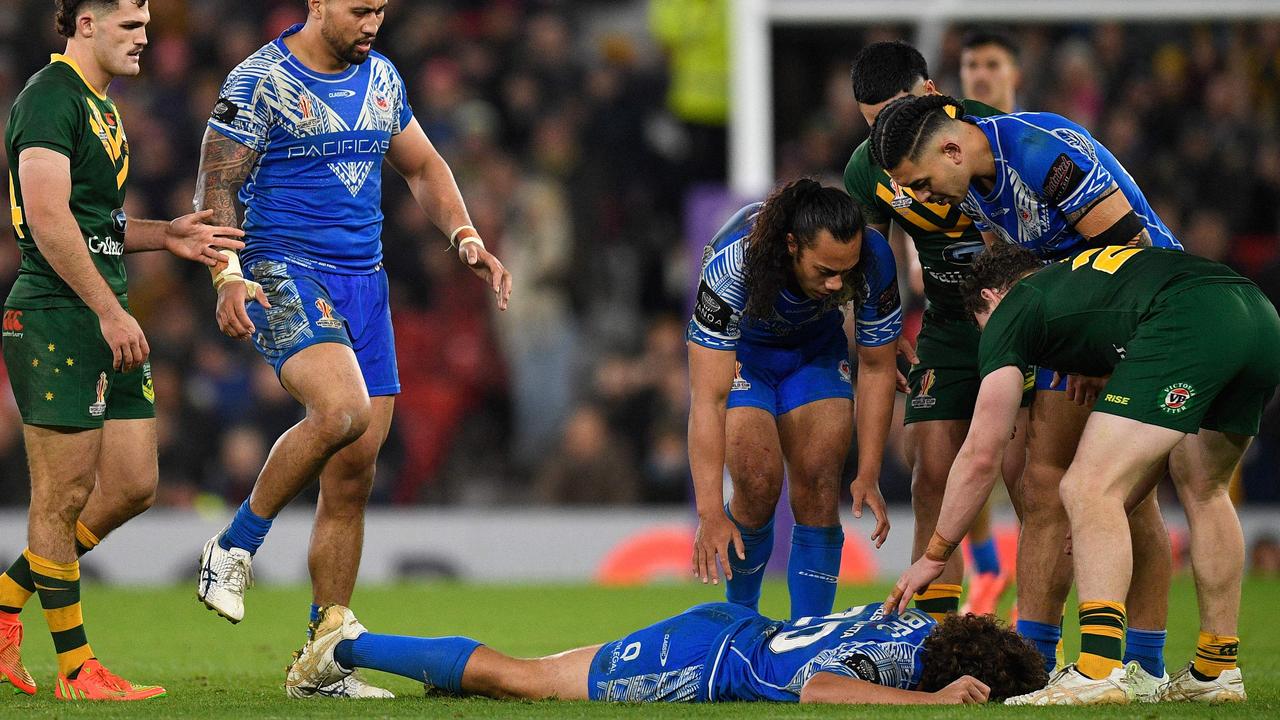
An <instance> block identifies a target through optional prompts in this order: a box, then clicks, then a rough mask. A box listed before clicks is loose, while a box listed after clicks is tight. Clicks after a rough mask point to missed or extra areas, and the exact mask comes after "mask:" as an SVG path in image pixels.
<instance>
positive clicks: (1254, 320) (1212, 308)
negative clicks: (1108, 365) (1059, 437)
mask: <svg viewBox="0 0 1280 720" xmlns="http://www.w3.org/2000/svg"><path fill="white" fill-rule="evenodd" d="M1277 385H1280V317H1278V316H1277V315H1276V309H1275V307H1274V306H1273V305H1272V304H1271V301H1269V300H1268V299H1267V297H1266V296H1265V295H1263V294H1262V291H1261V290H1259V289H1258V287H1257V286H1256V285H1253V284H1251V283H1216V284H1212V285H1198V286H1195V287H1191V288H1188V289H1186V290H1183V291H1182V292H1178V293H1176V294H1172V295H1169V296H1167V297H1164V298H1160V299H1158V300H1157V301H1156V305H1155V306H1153V307H1152V310H1151V313H1150V314H1149V315H1148V316H1147V318H1146V319H1144V320H1143V321H1142V324H1141V325H1139V326H1138V331H1137V333H1136V334H1135V335H1134V336H1133V339H1132V340H1130V341H1129V342H1128V343H1126V344H1125V358H1124V359H1123V360H1121V361H1120V362H1119V363H1118V364H1117V365H1116V369H1115V372H1113V373H1112V375H1111V379H1110V380H1109V381H1108V382H1107V386H1106V389H1105V390H1104V391H1103V393H1102V396H1101V397H1099V398H1098V402H1097V404H1096V405H1094V410H1095V411H1097V412H1104V413H1108V414H1111V415H1119V416H1121V417H1127V418H1130V419H1133V420H1137V421H1139V422H1143V423H1147V424H1150V425H1158V426H1160V427H1166V428H1169V429H1171V430H1177V431H1179V432H1184V433H1195V432H1197V431H1198V430H1199V429H1200V428H1206V429H1208V430H1217V431H1219V432H1227V433H1235V434H1238V435H1249V436H1252V435H1257V434H1258V425H1259V424H1260V423H1261V421H1262V410H1263V407H1264V406H1265V405H1266V404H1267V402H1268V401H1269V400H1271V397H1272V395H1274V394H1275V390H1276V386H1277Z"/></svg>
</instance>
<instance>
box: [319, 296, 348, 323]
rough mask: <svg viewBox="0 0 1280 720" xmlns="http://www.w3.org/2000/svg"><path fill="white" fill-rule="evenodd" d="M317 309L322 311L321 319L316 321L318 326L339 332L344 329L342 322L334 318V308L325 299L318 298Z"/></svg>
mask: <svg viewBox="0 0 1280 720" xmlns="http://www.w3.org/2000/svg"><path fill="white" fill-rule="evenodd" d="M316 309H317V310H319V311H320V319H318V320H316V325H319V326H320V327H322V328H329V329H330V330H337V329H338V328H341V327H342V321H341V320H339V319H338V318H336V317H334V316H333V306H332V305H330V304H329V301H328V300H325V299H324V298H316Z"/></svg>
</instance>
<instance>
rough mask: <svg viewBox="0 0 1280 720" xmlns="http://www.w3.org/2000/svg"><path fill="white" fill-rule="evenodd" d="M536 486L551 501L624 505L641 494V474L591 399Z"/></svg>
mask: <svg viewBox="0 0 1280 720" xmlns="http://www.w3.org/2000/svg"><path fill="white" fill-rule="evenodd" d="M533 491H534V498H535V499H536V500H537V501H538V502H541V503H546V504H553V505H623V504H627V503H633V502H635V501H636V500H638V499H639V498H640V477H639V475H638V473H637V472H636V468H635V464H634V463H632V462H631V460H630V452H629V451H628V450H627V449H626V448H625V446H624V445H623V443H622V442H621V441H620V440H619V439H618V438H617V437H616V436H615V435H614V434H613V433H612V432H611V431H610V430H609V424H608V422H606V420H605V417H604V413H602V412H600V410H599V409H598V408H596V407H593V406H590V405H586V406H582V407H580V408H578V409H577V410H576V411H574V413H573V415H572V416H571V417H570V418H569V422H568V424H567V425H566V426H565V428H564V434H563V440H562V442H561V446H560V449H559V450H558V451H557V452H556V453H555V454H553V455H552V456H551V458H550V459H549V460H548V461H547V462H546V464H544V465H543V466H542V468H541V469H540V470H539V471H538V474H537V477H536V478H535V479H534V483H533Z"/></svg>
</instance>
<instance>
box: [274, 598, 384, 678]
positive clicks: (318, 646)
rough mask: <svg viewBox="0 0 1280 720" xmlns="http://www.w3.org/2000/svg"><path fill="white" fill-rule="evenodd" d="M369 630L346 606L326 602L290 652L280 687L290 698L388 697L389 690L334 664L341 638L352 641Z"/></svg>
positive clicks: (336, 662)
mask: <svg viewBox="0 0 1280 720" xmlns="http://www.w3.org/2000/svg"><path fill="white" fill-rule="evenodd" d="M367 632H369V631H368V630H366V629H365V626H364V625H361V624H360V621H359V620H356V616H355V613H353V612H351V609H350V608H346V607H343V606H341V605H327V606H325V607H323V608H321V609H320V617H319V619H318V620H316V622H315V623H313V624H312V626H311V639H310V640H308V641H307V644H306V645H303V646H302V650H300V651H298V652H297V653H295V654H294V658H293V662H292V663H290V664H289V668H288V670H287V672H286V674H285V681H284V690H285V694H287V695H288V696H289V697H291V698H295V699H300V698H309V697H316V696H323V697H342V698H359V699H371V698H391V697H395V696H394V695H392V694H391V693H390V692H389V691H387V690H383V689H382V688H380V687H375V686H373V685H370V684H369V683H368V682H366V681H365V680H364V679H363V678H360V677H358V676H356V675H355V674H354V673H353V672H352V671H351V670H348V669H346V668H344V667H342V666H341V665H339V664H338V661H337V660H335V659H334V657H333V653H334V650H335V649H336V648H337V647H338V643H339V642H342V641H343V640H355V639H356V638H358V637H360V636H361V635H363V634H365V633H367Z"/></svg>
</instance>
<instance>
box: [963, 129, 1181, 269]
mask: <svg viewBox="0 0 1280 720" xmlns="http://www.w3.org/2000/svg"><path fill="white" fill-rule="evenodd" d="M965 120H966V121H968V122H972V123H974V124H976V125H977V127H978V128H979V129H980V130H982V132H983V133H984V134H985V135H986V136H987V140H988V141H989V142H990V144H991V153H992V155H994V156H995V164H996V179H995V187H994V188H993V189H992V190H991V192H990V193H983V192H981V190H979V189H978V188H975V187H974V186H973V185H970V186H969V194H968V196H967V197H965V199H964V201H963V202H962V203H961V205H960V209H961V210H962V211H964V213H965V214H966V215H968V216H969V217H971V218H973V221H974V224H975V225H976V226H977V227H978V229H979V230H985V231H990V232H994V233H996V234H997V235H999V236H1000V237H1001V238H1002V239H1003V240H1004V241H1005V242H1009V243H1013V244H1015V245H1021V246H1022V247H1024V248H1026V249H1028V250H1030V251H1032V252H1034V253H1035V254H1036V255H1038V256H1040V257H1042V258H1045V259H1046V260H1056V259H1059V258H1062V257H1066V256H1067V255H1071V254H1073V253H1075V252H1077V251H1079V250H1083V249H1084V248H1085V247H1086V246H1087V244H1088V241H1087V240H1086V239H1085V238H1084V236H1082V235H1081V234H1080V233H1078V232H1076V231H1075V229H1074V228H1073V227H1072V225H1071V223H1070V222H1068V220H1067V216H1069V215H1072V214H1077V213H1080V212H1081V211H1083V210H1086V209H1087V208H1089V207H1091V206H1092V205H1094V204H1095V203H1097V202H1099V201H1100V200H1102V199H1103V198H1105V197H1107V196H1108V195H1110V194H1111V193H1112V192H1116V188H1118V191H1119V192H1121V193H1124V196H1125V198H1126V199H1127V200H1128V201H1129V205H1130V206H1131V207H1132V208H1133V210H1134V212H1135V213H1136V215H1137V216H1138V219H1139V220H1141V221H1142V224H1143V226H1144V227H1145V228H1146V230H1147V233H1148V234H1149V235H1150V236H1151V242H1152V244H1153V245H1154V246H1156V247H1168V248H1176V249H1179V250H1181V249H1182V245H1181V244H1180V243H1179V242H1178V240H1177V239H1176V238H1175V237H1174V236H1173V233H1172V232H1170V231H1169V228H1168V227H1166V226H1165V224H1164V222H1163V221H1161V220H1160V218H1159V216H1157V215H1156V212H1155V210H1153V209H1152V208H1151V205H1150V204H1148V203H1147V199H1146V197H1144V196H1143V194H1142V191H1141V190H1140V189H1139V188H1138V184H1137V183H1135V182H1134V180H1133V178H1132V177H1131V176H1130V175H1129V173H1128V171H1126V170H1125V169H1124V167H1123V166H1122V165H1121V164H1120V161H1118V160H1116V158H1115V156H1114V155H1112V154H1111V152H1110V151H1108V150H1107V149H1106V148H1105V147H1103V146H1102V144H1101V143H1099V142H1097V141H1096V140H1094V139H1093V136H1092V135H1090V134H1089V131H1088V130H1085V129H1084V128H1083V127H1081V126H1079V125H1077V124H1075V123H1073V122H1071V121H1070V120H1068V119H1066V118H1064V117H1062V116H1061V115H1054V114H1053V113H1043V112H1022V113H1013V114H1010V115H996V116H994V117H989V118H979V117H974V116H966V117H965Z"/></svg>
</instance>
